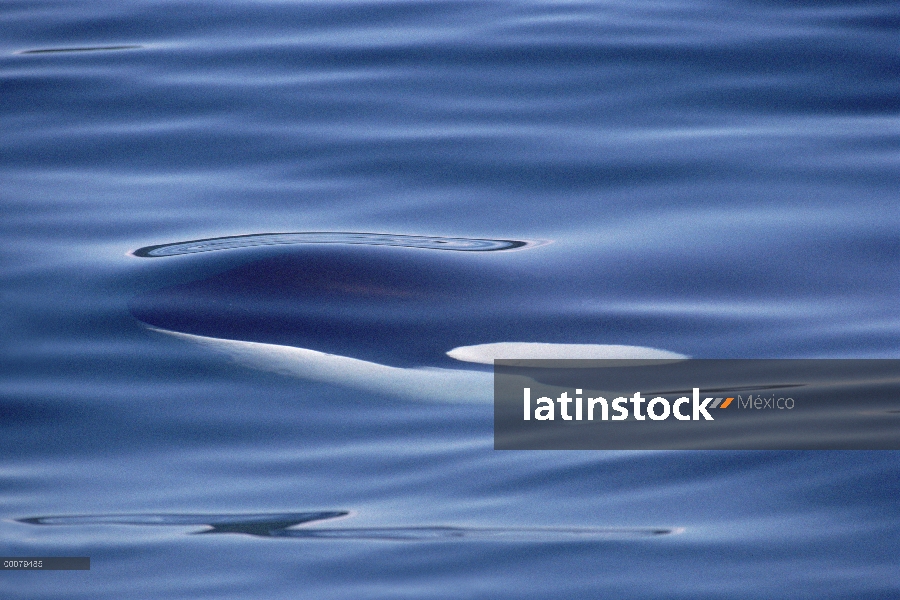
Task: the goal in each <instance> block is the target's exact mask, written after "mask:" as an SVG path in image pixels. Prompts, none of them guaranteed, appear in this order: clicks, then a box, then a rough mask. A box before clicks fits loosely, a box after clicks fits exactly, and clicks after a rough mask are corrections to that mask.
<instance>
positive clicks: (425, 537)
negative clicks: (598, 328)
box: [19, 511, 682, 542]
mask: <svg viewBox="0 0 900 600" xmlns="http://www.w3.org/2000/svg"><path fill="white" fill-rule="evenodd" d="M348 514H350V513H349V512H347V511H331V512H325V511H323V512H308V513H285V514H232V515H227V514H220V515H172V514H145V515H78V516H50V517H28V518H25V519H19V521H21V522H22V523H30V524H32V525H170V526H177V525H208V526H209V527H210V528H209V529H207V530H204V531H197V532H195V533H202V534H208V533H243V534H247V535H253V536H257V537H278V538H298V539H311V538H317V539H336V540H390V541H410V542H413V541H420V542H430V541H445V540H453V541H467V540H499V541H517V542H565V541H578V540H580V541H604V540H629V539H640V538H644V537H653V536H660V535H670V534H674V533H681V531H682V530H680V529H665V528H651V527H645V528H639V527H605V528H599V527H450V526H437V527H427V526H426V527H411V526H402V527H366V528H344V527H341V528H332V529H322V528H316V529H309V528H303V529H291V528H292V527H294V526H295V525H301V524H306V523H311V522H315V521H323V520H327V519H335V518H338V517H344V516H347V515H348Z"/></svg>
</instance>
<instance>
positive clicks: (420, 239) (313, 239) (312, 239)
mask: <svg viewBox="0 0 900 600" xmlns="http://www.w3.org/2000/svg"><path fill="white" fill-rule="evenodd" d="M287 244H361V245H366V246H402V247H406V248H427V249H431V250H456V251H466V252H489V251H496V250H512V249H515V248H521V247H523V246H526V245H528V244H529V242H523V241H518V240H488V239H477V238H451V237H432V236H425V235H399V234H391V233H353V232H339V231H310V232H298V233H255V234H250V235H232V236H226V237H218V238H208V239H202V240H190V241H187V242H175V243H172V244H159V245H156V246H145V247H143V248H138V249H137V250H135V251H134V252H133V253H132V254H133V255H134V256H139V257H142V258H156V257H162V256H178V255H181V254H196V253H199V252H212V251H215V250H230V249H233V248H251V247H254V246H279V245H287Z"/></svg>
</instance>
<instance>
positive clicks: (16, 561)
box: [0, 556, 91, 571]
mask: <svg viewBox="0 0 900 600" xmlns="http://www.w3.org/2000/svg"><path fill="white" fill-rule="evenodd" d="M0 569H2V570H4V571H90V570H91V558H90V557H89V556H2V557H0Z"/></svg>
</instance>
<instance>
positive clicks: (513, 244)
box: [130, 232, 686, 402]
mask: <svg viewBox="0 0 900 600" xmlns="http://www.w3.org/2000/svg"><path fill="white" fill-rule="evenodd" d="M537 246H540V244H535V243H529V242H524V241H516V240H476V239H467V238H436V237H427V236H397V235H386V234H365V233H331V232H329V233H293V234H260V235H247V236H230V237H225V238H212V239H208V240H197V241H190V242H179V243H176V244H163V245H158V246H149V247H146V248H141V249H139V250H136V251H134V252H133V254H134V255H135V256H138V257H146V258H167V257H173V256H181V258H177V259H174V260H177V261H181V260H185V259H186V260H208V257H209V256H210V255H211V254H213V253H214V254H216V255H222V254H230V255H231V257H230V259H231V260H235V261H236V262H237V264H236V265H226V266H225V267H223V266H222V264H219V263H214V264H210V265H209V266H208V267H207V266H205V265H202V264H201V265H200V266H199V267H198V269H199V271H198V272H200V273H201V274H200V275H199V276H197V275H196V274H195V275H194V276H193V277H192V278H190V280H189V281H186V282H184V281H182V282H178V283H175V284H172V285H164V286H162V287H159V288H157V289H154V290H152V291H149V292H146V293H144V294H141V295H139V296H137V297H135V298H133V299H132V301H131V305H130V310H131V313H132V314H133V315H134V316H135V317H136V318H137V319H139V320H140V321H141V322H143V323H144V324H146V325H147V326H148V328H149V329H150V330H152V331H154V332H159V333H163V334H167V335H170V336H174V337H176V338H179V339H182V340H185V341H189V342H192V343H196V344H199V345H201V346H204V347H207V348H209V349H212V350H214V351H216V352H219V353H222V354H224V355H226V356H228V357H229V358H230V359H232V360H233V361H234V362H236V363H238V364H240V365H243V366H246V367H250V368H253V369H259V370H263V371H270V372H275V373H280V374H283V375H287V376H291V377H297V378H301V379H307V380H311V381H317V382H324V383H329V384H334V385H339V386H344V387H350V388H354V389H359V390H365V391H370V392H375V393H379V394H387V395H392V396H399V397H402V398H405V399H411V400H425V401H438V402H490V401H491V399H492V397H493V374H492V372H491V369H490V368H489V365H491V364H492V361H493V359H495V358H504V359H536V358H539V359H551V358H596V359H610V358H623V359H624V358H627V359H683V358H686V356H685V355H683V354H680V353H677V352H672V351H668V350H662V349H658V348H655V347H652V346H641V345H633V344H620V343H617V344H599V343H597V342H598V341H599V340H602V339H604V337H608V336H609V335H610V326H609V323H608V322H607V321H606V320H604V319H600V318H598V317H597V316H596V315H594V314H591V313H590V311H587V312H585V311H579V310H577V307H576V310H572V309H571V307H569V306H568V305H569V304H571V303H572V299H571V297H570V296H568V295H567V293H566V291H567V289H568V288H567V286H571V285H572V281H571V273H566V272H560V271H559V269H552V268H551V269H544V268H542V266H541V261H540V260H534V256H532V258H531V259H529V260H521V259H519V258H518V257H519V255H520V253H521V251H522V250H530V249H532V248H535V247H537ZM221 250H229V251H230V252H219V251H221ZM260 253H261V254H262V255H263V256H259V254H260ZM534 253H535V254H538V250H537V249H535V250H534ZM529 254H531V253H529ZM184 255H190V256H184ZM510 258H513V260H509V259H510ZM205 269H208V272H209V274H204V272H205ZM579 285H580V286H581V287H580V289H579V292H580V294H582V295H583V294H590V293H591V291H592V287H596V286H599V285H602V282H598V281H596V280H595V279H593V278H591V277H587V278H582V280H581V281H580V282H579Z"/></svg>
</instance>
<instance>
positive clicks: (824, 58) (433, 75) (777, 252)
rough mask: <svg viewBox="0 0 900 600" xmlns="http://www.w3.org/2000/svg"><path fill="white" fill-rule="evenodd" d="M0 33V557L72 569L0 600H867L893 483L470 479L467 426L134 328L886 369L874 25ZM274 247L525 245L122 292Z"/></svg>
mask: <svg viewBox="0 0 900 600" xmlns="http://www.w3.org/2000/svg"><path fill="white" fill-rule="evenodd" d="M0 31H2V32H3V34H2V36H0V131H2V135H0V181H2V186H0V216H2V218H0V235H2V239H3V242H4V243H3V244H2V247H0V255H2V259H0V294H2V303H3V306H2V310H0V340H2V365H3V366H2V380H0V431H2V433H0V456H2V460H0V489H2V490H3V493H2V494H0V554H2V555H5V556H90V557H91V570H90V571H59V572H49V571H44V572H22V571H4V572H3V573H2V574H0V597H3V598H29V599H41V598H60V597H66V598H73V599H78V598H85V599H88V598H90V599H92V600H94V599H105V598H110V599H112V598H115V599H119V598H137V599H141V598H147V599H150V598H161V597H174V598H229V599H231V598H234V599H238V598H240V599H244V598H261V597H264V598H316V599H329V598H335V599H337V598H342V599H343V598H347V599H350V598H352V599H358V598H371V599H380V598H491V599H503V598H510V599H512V598H516V599H518V598H606V597H609V598H621V599H638V598H685V599H688V598H690V599H720V598H721V599H724V598H729V599H731V598H741V599H744V598H746V599H771V598H801V599H802V598H810V599H812V598H815V599H863V600H865V599H893V598H898V597H900V559H898V550H900V519H898V517H900V509H898V498H900V456H898V454H897V453H896V452H827V451H816V452H780V451H773V452H712V451H696V452H687V451H678V452H675V451H673V452H661V451H653V452H649V451H644V452H599V451H597V452H587V451H583V452H582V451H578V452H575V451H528V452H525V451H504V452H501V451H495V450H493V439H492V434H493V431H492V417H493V413H492V407H491V406H490V405H487V404H466V403H465V402H464V401H465V398H461V399H460V400H461V402H459V403H454V402H422V401H416V400H410V399H409V398H399V397H395V396H393V395H391V394H388V393H378V392H374V391H373V392H367V391H366V390H361V389H359V388H348V387H344V386H341V385H338V384H328V383H317V382H314V381H309V380H305V379H300V378H297V377H289V376H286V375H284V374H279V373H275V372H266V371H263V370H254V369H250V368H245V367H244V366H241V365H238V364H235V363H233V362H231V361H230V360H229V359H228V358H227V357H226V356H223V355H222V354H220V353H217V352H214V351H210V350H209V349H208V348H205V347H202V346H198V345H195V344H192V343H190V342H188V341H185V340H184V339H181V338H178V337H172V336H168V335H165V334H161V333H158V332H154V331H152V330H150V329H148V327H147V325H148V324H149V325H152V326H154V327H157V328H163V329H168V330H176V331H180V332H184V333H191V334H196V335H205V336H214V337H224V338H228V339H240V340H244V341H256V342H264V343H275V344H286V345H293V346H296V347H304V348H312V349H318V350H321V351H323V352H331V353H337V354H341V355H346V356H351V357H356V358H359V359H364V360H367V361H372V362H377V363H379V364H387V365H392V366H398V367H421V366H425V367H434V366H440V367H448V368H460V366H464V365H461V364H459V365H458V364H456V362H458V361H454V360H453V359H451V358H448V357H447V356H446V355H445V352H446V351H448V350H450V349H451V348H454V347H457V346H465V345H473V344H481V343H492V342H505V341H515V342H552V343H593V344H623V345H635V346H645V347H651V348H658V349H663V350H667V351H671V352H677V353H680V354H684V355H688V356H695V357H722V358H725V357H729V358H730V357H740V358H744V357H747V358H753V357H760V358H761V357H774V358H800V357H803V358H819V357H829V358H850V357H853V358H870V357H872V358H874V357H880V358H900V335H898V334H900V316H898V302H897V298H898V291H900V233H898V232H900V210H898V207H900V196H898V190H900V78H898V77H897V74H898V73H900V45H898V43H897V42H898V40H900V7H898V5H897V4H896V3H893V2H878V1H872V2H862V1H861V2H847V1H843V2H804V1H795V2H769V1H766V0H745V1H737V2H716V1H712V0H685V1H676V2H669V3H659V2H649V1H644V0H638V1H636V2H617V1H614V0H613V1H602V2H551V1H542V2H479V1H475V2H444V1H429V2H421V1H417V0H409V1H390V2H365V1H360V2H357V1H335V2H289V1H276V0H267V1H258V2H257V1H251V0H234V1H230V2H211V1H208V0H201V1H197V2H186V1H174V2H157V1H131V0H127V1H118V2H105V1H93V2H75V1H67V2H53V1H46V2H45V1H41V0H31V1H17V0H16V1H8V2H5V3H3V4H2V6H0ZM291 232H293V233H303V232H351V233H352V232H357V233H376V234H396V235H405V236H430V237H435V238H437V237H440V238H455V239H480V240H485V239H487V240H515V241H526V242H528V244H527V245H526V246H523V247H522V248H518V249H511V250H503V251H496V252H494V251H491V252H444V251H438V250H437V249H435V248H429V247H422V246H421V244H420V245H419V246H415V245H414V247H409V246H408V245H407V246H403V245H400V246H397V245H367V244H355V245H354V244H343V243H327V244H322V243H301V244H284V245H274V246H273V245H265V246H249V247H239V248H231V249H224V250H221V251H215V252H205V253H196V254H190V253H188V254H178V255H171V256H159V257H144V256H140V255H135V254H133V253H134V251H135V250H137V249H140V248H145V247H148V246H156V245H162V244H171V243H178V242H186V241H192V240H201V239H211V238H218V237H223V236H246V235H253V234H267V233H291ZM428 395H429V394H428V391H427V390H423V391H422V398H421V400H428V399H429V398H428ZM885 418H897V420H898V427H900V415H895V416H886V417H885ZM310 515H314V517H313V516H310ZM201 532H206V533H201ZM298 532H306V533H298ZM311 532H316V533H311Z"/></svg>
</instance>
